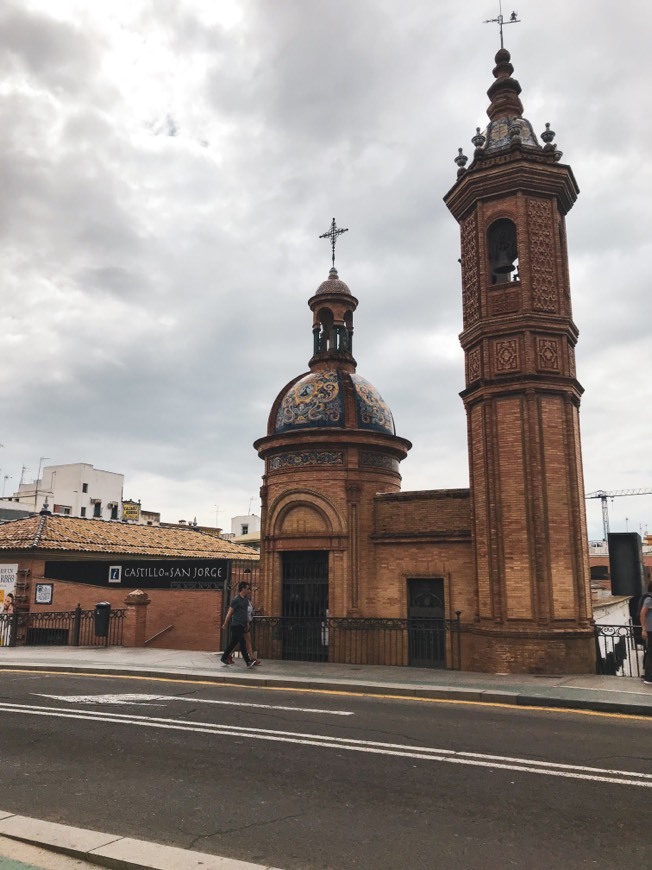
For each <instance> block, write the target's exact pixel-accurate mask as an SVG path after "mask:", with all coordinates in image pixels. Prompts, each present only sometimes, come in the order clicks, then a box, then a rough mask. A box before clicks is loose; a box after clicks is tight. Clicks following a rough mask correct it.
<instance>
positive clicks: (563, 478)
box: [255, 49, 594, 673]
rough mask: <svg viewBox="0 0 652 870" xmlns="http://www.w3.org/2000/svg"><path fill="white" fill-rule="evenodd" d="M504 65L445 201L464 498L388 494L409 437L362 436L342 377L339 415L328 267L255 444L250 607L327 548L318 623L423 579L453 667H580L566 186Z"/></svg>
mask: <svg viewBox="0 0 652 870" xmlns="http://www.w3.org/2000/svg"><path fill="white" fill-rule="evenodd" d="M509 61H510V57H509V53H508V52H506V51H504V50H502V49H501V51H500V52H499V53H498V54H497V55H496V69H495V70H494V76H495V78H496V81H495V82H494V84H493V85H492V87H491V88H490V89H489V92H488V93H489V96H490V98H491V105H490V107H489V109H488V115H489V119H490V123H489V126H488V127H487V130H486V135H484V134H480V133H479V131H478V135H477V136H476V137H474V140H473V141H474V145H475V146H476V149H475V152H474V159H473V161H472V163H471V165H470V166H469V168H468V169H466V168H465V162H466V158H464V157H460V158H459V160H458V161H456V162H458V165H459V166H460V169H459V172H458V180H457V182H456V184H455V185H454V187H453V188H452V189H451V191H449V193H448V194H447V196H446V198H445V202H446V205H447V206H448V208H449V210H450V211H451V212H452V214H453V216H454V217H455V218H456V219H457V221H458V223H459V225H460V239H461V258H460V262H461V266H462V301H463V325H464V328H463V332H462V334H461V336H460V340H461V343H462V347H463V349H464V354H465V375H466V388H465V390H464V392H463V393H462V399H463V402H464V405H465V408H466V413H467V425H468V451H469V471H470V489H469V490H443V491H432V492H415V493H401V492H400V474H399V467H398V463H399V462H400V461H401V460H402V459H403V458H404V457H405V455H406V454H407V450H408V449H409V446H410V445H409V442H405V441H403V440H402V439H399V438H398V437H397V436H395V435H394V433H393V430H392V431H391V432H389V431H388V432H384V433H382V434H381V433H379V432H372V431H369V430H368V428H367V429H366V430H365V427H364V425H363V423H362V422H361V419H362V418H360V416H358V417H357V418H356V417H355V415H354V413H353V412H352V410H351V408H352V406H351V402H352V397H353V398H355V395H354V390H353V388H352V387H351V386H350V385H349V386H348V387H344V386H341V391H342V392H343V393H344V399H345V404H346V403H347V402H348V405H347V406H346V407H347V408H348V413H347V414H346V415H345V414H342V415H340V416H339V417H338V412H337V410H336V409H334V404H333V400H332V391H333V390H334V389H335V387H334V386H333V385H335V384H337V383H340V384H342V385H343V384H345V383H348V382H347V381H346V377H345V376H351V377H353V376H352V375H351V373H354V372H355V366H356V363H355V360H354V359H353V357H352V354H351V341H352V335H353V320H352V316H353V312H354V311H355V309H356V307H357V304H358V303H357V300H356V299H355V298H354V297H352V296H351V295H350V291H349V289H348V287H347V286H346V285H345V284H343V282H341V281H339V279H337V273H336V272H335V273H334V275H331V279H337V281H335V280H332V281H331V283H329V282H324V283H323V284H322V285H321V286H320V288H319V289H318V291H317V292H316V294H315V295H314V296H313V297H312V298H311V299H310V302H309V305H310V308H311V310H312V311H313V324H312V325H313V334H314V336H315V344H314V355H313V358H312V359H311V361H310V370H311V374H308V375H302V376H300V377H299V378H297V379H295V381H292V382H291V383H290V384H288V385H287V387H285V388H284V390H283V391H282V392H281V394H280V395H279V397H278V398H277V400H276V402H275V403H274V406H273V407H272V412H271V414H270V418H269V423H268V430H267V435H266V437H265V438H261V439H259V441H257V442H256V445H255V446H256V449H257V450H258V452H259V454H260V456H261V458H263V459H264V460H265V475H264V479H263V487H262V489H261V499H262V504H263V510H262V536H261V556H262V559H263V566H262V571H263V578H264V580H263V586H264V602H265V607H266V609H267V612H268V613H270V614H274V615H282V614H283V612H284V602H283V578H282V565H283V561H282V554H283V553H291V552H297V551H298V552H306V551H308V552H309V551H322V552H323V551H327V552H328V613H329V615H331V616H339V615H341V616H365V617H406V616H407V615H408V614H409V612H410V601H409V592H408V590H409V584H410V582H411V581H414V582H418V581H419V579H424V580H432V581H433V582H436V584H437V587H436V588H437V589H438V590H439V592H438V594H439V595H440V603H441V604H442V605H443V608H444V615H445V616H446V617H453V616H454V615H455V614H456V613H457V612H458V611H459V612H460V614H461V620H462V623H463V628H464V633H463V658H462V663H463V667H464V668H467V669H472V670H479V671H485V670H486V671H497V672H505V671H507V672H531V673H569V672H591V671H593V670H594V645H593V630H592V611H591V600H590V588H589V563H588V542H587V535H586V519H585V506H584V487H583V475H582V459H581V448H580V429H579V404H580V397H581V394H582V387H581V386H580V384H579V383H578V382H577V380H576V377H575V360H574V348H575V343H576V341H577V336H578V331H577V328H576V326H575V324H574V322H573V320H572V310H571V299H570V285H569V274H568V257H567V250H566V231H565V225H564V221H565V215H566V214H567V212H568V211H569V209H570V208H571V207H572V205H573V203H574V201H575V199H576V197H577V194H578V189H577V185H576V182H575V179H574V177H573V174H572V171H571V169H570V167H568V166H564V165H563V164H561V163H560V162H559V158H560V156H561V152H559V151H558V150H557V148H556V146H554V145H552V144H551V143H552V137H553V136H554V134H550V133H549V132H546V134H545V135H544V141H545V145H544V146H541V145H540V144H539V143H538V141H537V138H536V136H535V134H534V132H533V131H532V129H531V126H530V124H529V122H528V121H527V120H526V119H525V118H523V117H522V111H523V107H522V105H521V102H520V99H519V96H518V94H519V92H520V86H519V84H518V82H516V81H515V80H514V79H512V78H511V73H512V72H513V68H512V66H511V63H510V62H509ZM333 272H334V270H333ZM342 335H345V336H346V337H345V340H344V343H342V342H341V341H340V338H339V337H341V336H342ZM319 373H321V375H320V374H319ZM320 378H321V380H320ZM338 379H339V380H338ZM322 381H323V382H324V384H326V383H327V384H328V385H330V386H331V388H332V390H331V394H329V395H328V396H326V393H325V391H324V396H326V398H324V400H323V402H322V404H321V405H320V406H319V408H317V407H316V406H315V405H314V403H313V404H312V405H310V410H311V413H313V416H312V417H311V416H310V414H309V413H308V411H307V410H306V409H305V408H304V407H303V406H302V405H301V401H302V399H300V398H297V391H298V390H300V389H302V388H303V387H302V385H305V397H306V402H309V399H310V396H311V395H312V393H311V391H314V389H315V388H316V387H317V386H320V385H321V383H322ZM299 406H300V407H299ZM307 407H308V406H307V405H306V408H307ZM279 409H282V410H283V413H281V412H280V411H279ZM326 411H327V412H328V414H327V413H326ZM295 424H296V425H295ZM370 456H373V457H376V459H374V460H372V461H373V462H375V465H374V464H371V465H370V464H369V459H368V458H367V459H366V460H365V459H364V458H363V457H370Z"/></svg>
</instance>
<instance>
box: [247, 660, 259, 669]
mask: <svg viewBox="0 0 652 870" xmlns="http://www.w3.org/2000/svg"><path fill="white" fill-rule="evenodd" d="M259 664H260V662H259V661H258V659H250V660H249V661H248V662H247V667H248V668H253V667H255V666H256V665H259Z"/></svg>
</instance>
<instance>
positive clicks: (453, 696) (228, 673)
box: [0, 647, 652, 870]
mask: <svg viewBox="0 0 652 870" xmlns="http://www.w3.org/2000/svg"><path fill="white" fill-rule="evenodd" d="M0 670H7V671H11V670H14V671H15V670H39V671H49V672H57V673H79V674H101V675H103V676H107V675H121V676H129V677H132V678H139V677H140V678H155V679H170V680H179V681H182V680H190V681H203V682H211V683H223V684H233V685H235V684H240V685H251V686H253V685H258V686H265V687H268V688H269V687H272V688H278V689H312V690H321V691H330V692H338V693H353V694H364V695H383V696H396V697H412V698H437V699H445V700H449V701H451V702H456V701H457V702H461V703H479V704H506V705H515V706H521V707H523V706H525V707H527V706H529V707H539V708H541V707H545V708H565V709H577V710H595V711H600V712H602V713H609V712H612V713H619V714H623V713H625V714H628V715H635V716H645V717H652V686H648V685H646V684H644V683H643V681H642V680H640V679H638V678H633V677H611V676H597V675H566V676H532V675H524V674H519V675H507V674H482V673H471V672H461V671H447V670H429V669H418V668H398V667H380V666H362V665H344V664H330V663H320V662H294V661H264V662H263V663H262V664H261V666H260V667H255V668H253V669H251V670H247V668H246V667H245V665H244V662H243V661H242V660H239V659H236V662H235V664H234V665H232V666H229V667H225V666H224V665H222V664H221V662H220V659H219V655H218V654H216V653H209V652H196V651H185V650H184V651H181V650H167V649H133V648H123V647H108V648H104V647H78V648H75V647H16V648H8V647H3V648H0ZM6 837H10V838H12V840H13V842H17V841H20V842H22V843H24V844H28V845H30V846H33V847H38V848H40V849H52V850H55V851H58V852H61V851H64V852H65V853H66V854H68V855H69V856H72V857H73V858H76V859H80V860H81V861H82V862H84V861H87V862H91V863H93V864H103V865H104V866H113V867H128V868H160V870H184V868H186V867H187V868H189V870H190V868H199V867H202V868H203V870H210V868H220V870H253V868H254V866H255V865H253V864H246V863H242V862H239V861H231V860H230V859H227V858H221V857H217V856H214V855H204V854H201V853H198V852H194V851H184V850H181V849H173V848H171V847H166V846H161V845H159V844H157V843H148V842H145V841H136V840H133V839H130V838H124V837H120V836H119V835H117V834H106V833H102V832H97V831H89V830H85V829H79V828H69V827H67V826H63V825H56V824H53V823H49V822H44V821H42V820H39V819H30V818H27V817H24V816H17V815H15V814H13V813H11V812H10V811H9V810H5V812H1V811H0V868H2V867H5V866H7V867H11V866H20V864H11V863H3V862H4V861H5V860H7V859H10V858H19V856H18V855H14V854H12V853H11V850H9V849H8V848H7V845H6V844H7V842H8V841H7V840H5V839H4V838H6ZM3 844H4V848H3ZM2 856H5V857H4V858H3V857H2ZM19 860H20V859H19ZM23 860H24V859H23ZM28 866H32V867H49V866H50V865H49V864H47V863H45V862H42V863H38V862H37V861H33V862H32V861H28ZM77 866H85V865H84V864H83V863H81V864H79V865H77ZM256 866H257V865H256ZM260 870H262V868H260Z"/></svg>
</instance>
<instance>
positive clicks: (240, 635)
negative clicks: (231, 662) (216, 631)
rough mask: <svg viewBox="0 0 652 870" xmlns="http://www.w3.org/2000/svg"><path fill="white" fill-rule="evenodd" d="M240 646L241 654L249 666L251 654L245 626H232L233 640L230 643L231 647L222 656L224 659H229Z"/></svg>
mask: <svg viewBox="0 0 652 870" xmlns="http://www.w3.org/2000/svg"><path fill="white" fill-rule="evenodd" d="M238 644H240V652H241V653H242V658H243V659H244V660H245V662H246V663H247V664H249V662H250V661H251V659H250V658H249V653H248V652H247V642H246V641H245V626H244V625H232V626H231V640H230V641H229V645H228V646H227V648H226V649H225V650H224V653H223V655H222V658H223V659H228V657H229V656H230V655H231V653H232V652H233V650H234V649H235V648H236V647H237V646H238Z"/></svg>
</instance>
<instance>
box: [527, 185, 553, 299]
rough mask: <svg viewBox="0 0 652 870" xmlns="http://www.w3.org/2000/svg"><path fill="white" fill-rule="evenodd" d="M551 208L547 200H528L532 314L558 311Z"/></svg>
mask: <svg viewBox="0 0 652 870" xmlns="http://www.w3.org/2000/svg"><path fill="white" fill-rule="evenodd" d="M550 209H551V205H550V203H549V202H548V201H547V200H541V199H528V202H527V218H528V236H529V242H530V258H531V275H532V307H533V308H534V310H535V311H557V291H556V288H555V263H554V243H553V236H552V226H553V221H552V213H551V210H550Z"/></svg>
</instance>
